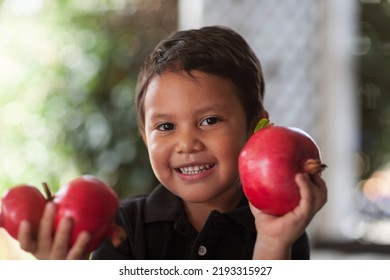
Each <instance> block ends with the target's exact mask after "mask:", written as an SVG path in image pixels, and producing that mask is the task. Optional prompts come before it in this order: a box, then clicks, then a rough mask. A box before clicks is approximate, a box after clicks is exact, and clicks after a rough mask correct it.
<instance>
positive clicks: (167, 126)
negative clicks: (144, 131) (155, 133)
mask: <svg viewBox="0 0 390 280" xmlns="http://www.w3.org/2000/svg"><path fill="white" fill-rule="evenodd" d="M174 128H175V126H174V125H173V124H172V123H163V124H160V125H159V126H158V127H157V129H158V130H161V131H168V130H172V129H174Z"/></svg>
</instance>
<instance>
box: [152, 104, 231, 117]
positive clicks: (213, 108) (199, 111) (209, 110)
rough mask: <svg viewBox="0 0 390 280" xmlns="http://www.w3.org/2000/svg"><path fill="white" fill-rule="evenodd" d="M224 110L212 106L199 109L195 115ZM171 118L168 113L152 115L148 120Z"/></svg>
mask: <svg viewBox="0 0 390 280" xmlns="http://www.w3.org/2000/svg"><path fill="white" fill-rule="evenodd" d="M224 110H226V106H223V105H219V104H217V105H214V106H207V107H203V108H200V109H199V110H197V111H196V114H205V113H207V112H212V111H224ZM170 117H171V114H169V113H158V112H155V113H152V114H151V116H150V119H152V120H155V119H169V118H170Z"/></svg>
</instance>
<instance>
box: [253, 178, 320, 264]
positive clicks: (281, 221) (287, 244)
mask: <svg viewBox="0 0 390 280" xmlns="http://www.w3.org/2000/svg"><path fill="white" fill-rule="evenodd" d="M295 180H296V182H297V184H298V186H299V191H300V195H301V200H300V202H299V205H298V206H297V207H296V208H295V209H294V210H292V211H290V212H288V213H287V214H285V215H283V216H280V217H277V216H272V215H267V214H265V213H263V212H261V211H260V210H259V209H256V208H255V207H254V206H253V205H251V204H250V207H251V211H252V214H253V215H254V217H255V223H256V229H257V240H256V244H255V248H254V254H253V258H255V259H256V258H261V259H288V258H290V249H291V246H292V244H293V243H294V241H295V240H297V239H298V238H299V236H300V235H301V234H302V233H303V232H304V230H305V228H306V227H307V225H308V224H309V223H310V221H311V220H312V218H313V217H314V215H315V214H316V213H317V212H318V211H319V210H320V209H321V208H322V207H323V206H324V204H325V203H326V201H327V187H326V184H325V182H324V180H323V179H322V178H321V176H320V175H319V174H316V175H314V176H312V177H309V175H307V174H305V173H299V174H297V175H296V177H295Z"/></svg>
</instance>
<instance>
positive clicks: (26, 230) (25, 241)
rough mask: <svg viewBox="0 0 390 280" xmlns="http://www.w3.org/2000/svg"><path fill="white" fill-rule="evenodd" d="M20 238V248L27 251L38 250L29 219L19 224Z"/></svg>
mask: <svg viewBox="0 0 390 280" xmlns="http://www.w3.org/2000/svg"><path fill="white" fill-rule="evenodd" d="M18 240H19V243H20V248H22V249H23V250H24V251H27V252H34V251H35V250H36V241H35V239H34V237H33V234H32V226H31V224H30V223H29V222H28V221H22V222H21V223H20V225H19V230H18Z"/></svg>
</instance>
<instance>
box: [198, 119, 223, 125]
mask: <svg viewBox="0 0 390 280" xmlns="http://www.w3.org/2000/svg"><path fill="white" fill-rule="evenodd" d="M219 121H220V119H219V118H217V117H209V118H206V119H204V120H203V121H202V122H201V123H200V125H213V124H216V123H217V122H219Z"/></svg>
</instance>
